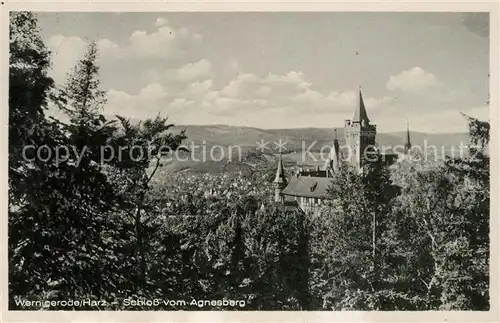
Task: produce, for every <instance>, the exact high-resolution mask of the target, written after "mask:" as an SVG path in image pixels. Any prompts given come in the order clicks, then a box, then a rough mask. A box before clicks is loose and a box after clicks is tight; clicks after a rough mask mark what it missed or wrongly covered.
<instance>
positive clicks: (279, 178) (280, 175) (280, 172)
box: [273, 154, 286, 184]
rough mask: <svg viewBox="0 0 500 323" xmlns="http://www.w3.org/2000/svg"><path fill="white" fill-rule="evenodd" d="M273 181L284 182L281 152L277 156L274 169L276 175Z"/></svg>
mask: <svg viewBox="0 0 500 323" xmlns="http://www.w3.org/2000/svg"><path fill="white" fill-rule="evenodd" d="M273 183H277V184H283V183H286V178H285V169H284V168H283V161H282V160H281V154H279V156H278V168H277V169H276V177H275V178H274V181H273Z"/></svg>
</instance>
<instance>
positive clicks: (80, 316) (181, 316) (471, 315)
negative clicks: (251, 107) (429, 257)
mask: <svg viewBox="0 0 500 323" xmlns="http://www.w3.org/2000/svg"><path fill="white" fill-rule="evenodd" d="M4 2H5V3H4V4H3V5H1V7H2V14H1V16H0V25H1V31H2V52H1V57H2V65H1V74H0V75H1V76H2V83H1V89H2V95H1V98H2V103H3V105H2V107H3V108H2V111H1V120H2V124H3V125H4V127H3V128H2V135H1V136H0V138H1V139H0V143H1V144H0V145H1V149H2V152H3V153H2V157H3V158H2V159H1V161H0V163H1V169H2V171H1V172H0V178H1V180H2V189H3V192H2V193H3V194H2V200H1V201H2V203H1V204H2V206H3V207H2V221H1V224H0V229H1V233H0V239H1V245H2V252H1V277H0V278H1V279H0V282H1V289H0V298H1V304H0V308H1V309H2V312H1V316H0V322H2V321H3V322H16V321H17V322H109V321H111V322H141V321H148V322H169V321H172V322H189V321H199V322H311V321H327V322H332V321H338V322H342V321H343V322H361V321H363V322H420V321H426V322H443V321H453V322H499V321H500V315H499V307H498V304H499V298H498V290H499V280H498V254H499V248H498V242H499V239H498V232H499V223H500V222H499V221H498V214H499V212H498V210H499V208H498V202H497V201H498V195H499V187H498V179H499V173H498V166H499V163H498V152H499V148H500V147H499V140H498V139H499V133H498V115H499V114H498V107H499V105H498V103H499V101H498V88H499V86H498V85H499V82H498V80H499V79H498V71H499V64H498V57H499V50H498V48H499V47H498V46H499V33H498V30H499V24H498V12H499V3H498V2H496V1H487V2H465V1H441V2H437V3H436V2H434V1H432V0H423V1H420V2H403V1H399V2H387V1H363V2H359V1H351V2H348V3H346V2H340V1H321V2H314V3H311V2H309V3H307V2H299V1H289V2H286V3H285V2H265V1H262V0H261V1H253V2H243V1H225V2H222V1H219V2H213V1H204V2H197V1H183V2H170V1H169V2H167V1H150V2H140V3H139V2H132V1H88V2H77V1H60V2H57V1H53V2H42V1H5V0H4ZM19 10H30V11H60V12H61V11H74V12H83V11H88V12H91V11H107V12H112V11H119V12H135V11H137V12H147V11H152V12H154V11H168V12H175V11H178V12H196V11H205V12H234V11H351V12H352V11H379V12H383V11H397V12H399V11H414V12H425V11H427V12H429V11H435V12H437V11H439V12H460V11H470V12H479V11H482V12H490V30H491V34H490V66H491V68H490V70H491V75H490V89H491V97H490V107H491V109H490V122H491V127H492V128H491V142H490V145H491V146H490V148H491V149H490V152H491V157H492V158H491V194H492V198H491V214H492V216H491V217H490V219H491V221H490V227H491V231H490V238H491V240H490V242H491V248H490V250H491V251H490V252H491V259H490V260H491V261H490V277H491V278H490V279H491V282H490V305H491V309H490V311H488V312H461V311H449V312H445V311H442V312H441V311H440V312H434V311H429V312H398V311H395V312H361V311H352V312H328V311H321V312H319V311H315V312H293V311H289V312H281V311H273V312H258V311H245V312H223V311H180V312H140V311H130V312H127V311H119V312H113V311H106V312H94V311H77V312H65V311H58V312H50V311H36V312H28V311H8V310H7V308H8V300H7V277H8V272H7V188H8V185H7V173H8V172H7V154H8V143H7V134H8V130H7V129H8V97H7V96H8V85H7V83H8V48H9V41H8V39H9V35H8V27H9V26H8V24H9V18H8V14H9V11H19Z"/></svg>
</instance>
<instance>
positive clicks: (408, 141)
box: [405, 121, 411, 149]
mask: <svg viewBox="0 0 500 323" xmlns="http://www.w3.org/2000/svg"><path fill="white" fill-rule="evenodd" d="M405 148H406V149H410V148H411V140H410V122H409V121H406V142H405Z"/></svg>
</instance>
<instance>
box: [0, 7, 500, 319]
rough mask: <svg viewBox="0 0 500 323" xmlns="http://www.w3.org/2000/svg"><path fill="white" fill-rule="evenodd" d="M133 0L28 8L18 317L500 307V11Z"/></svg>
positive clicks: (22, 79)
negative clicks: (163, 5)
mask: <svg viewBox="0 0 500 323" xmlns="http://www.w3.org/2000/svg"><path fill="white" fill-rule="evenodd" d="M114 8H116V10H115V11H80V12H78V11H72V12H69V11H17V10H16V11H9V12H8V19H9V22H8V25H9V31H8V33H9V36H8V40H5V44H7V43H8V45H7V46H8V48H5V50H4V53H5V55H7V56H8V64H9V65H8V68H7V67H5V66H4V68H3V71H5V73H6V74H8V93H5V94H6V95H7V94H8V121H7V120H5V123H6V124H7V123H8V154H7V152H6V155H7V156H8V176H6V183H5V185H8V205H7V203H6V204H5V205H6V206H8V216H7V219H6V222H8V224H7V229H8V237H7V238H6V241H8V242H7V246H6V247H5V249H6V250H5V252H6V253H7V258H8V264H7V266H6V267H5V268H6V270H8V286H6V287H5V288H4V289H6V292H7V294H6V297H7V298H8V302H5V304H7V303H8V310H9V311H206V312H209V311H210V312H211V311H230V312H231V311H233V312H234V311H239V312H241V311H284V312H286V311H322V312H325V311H333V312H335V311H482V312H487V311H490V310H491V309H492V307H494V306H495V308H496V305H495V304H493V303H492V302H491V297H490V292H491V290H492V289H496V288H497V287H496V286H493V285H491V280H490V279H491V275H493V274H494V273H490V266H491V260H490V252H491V248H490V242H491V241H490V239H491V237H492V236H491V235H490V230H491V229H492V228H491V223H490V211H491V210H490V209H491V208H492V206H491V205H492V204H491V203H497V202H494V201H492V202H490V187H491V186H490V185H491V184H492V182H493V181H496V180H497V179H493V177H490V156H491V158H498V156H493V154H492V152H493V151H494V149H497V148H498V147H495V148H493V147H492V145H491V144H490V138H491V140H492V141H493V142H496V140H497V138H495V139H493V137H492V136H490V123H491V124H492V126H493V124H494V122H493V120H492V116H496V114H492V112H491V111H490V101H491V99H492V93H491V90H490V89H491V87H490V81H491V77H492V73H495V75H497V72H498V71H494V72H493V71H492V70H491V65H490V50H491V47H490V46H491V45H490V38H491V37H490V24H491V21H490V19H491V17H492V16H491V14H490V13H489V12H464V11H460V12H455V11H453V12H452V11H449V12H443V11H441V12H424V11H421V12H393V11H387V12H384V11H377V12H375V11H374V12H361V11H359V12H350V11H349V12H347V11H346V12H337V11H331V12H327V11H317V12H299V11H297V12H292V11H283V12H278V11H275V12H180V11H176V12H174V11H165V10H164V11H151V12H149V11H148V12H126V11H124V12H120V9H119V7H118V6H115V7H114ZM4 17H5V15H4ZM496 51H497V49H496V48H495V53H496ZM5 61H7V59H5ZM495 95H496V94H495ZM495 102H497V101H495ZM492 108H493V109H498V108H497V107H492ZM6 115H7V113H6ZM495 122H496V121H495ZM491 129H492V131H493V128H491ZM6 132H7V130H6ZM6 141H7V139H6ZM496 146H498V145H497V144H496ZM490 153H491V155H490ZM5 159H7V158H5ZM5 164H7V161H6V163H5ZM492 165H493V164H492ZM495 165H496V164H495ZM5 171H6V172H7V166H6V167H5ZM492 171H493V170H492ZM496 174H498V173H496ZM7 177H8V184H7ZM6 191H7V190H6ZM492 200H495V201H496V197H495V196H493V197H492ZM492 216H495V214H492ZM495 239H496V238H495ZM6 310H7V309H6ZM241 315H242V317H244V316H245V314H244V313H243V314H241Z"/></svg>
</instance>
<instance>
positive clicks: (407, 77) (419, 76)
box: [386, 66, 442, 93]
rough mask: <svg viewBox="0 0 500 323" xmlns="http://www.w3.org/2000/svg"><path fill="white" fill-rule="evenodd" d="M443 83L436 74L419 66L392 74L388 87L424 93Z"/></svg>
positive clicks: (395, 89) (392, 89) (393, 89)
mask: <svg viewBox="0 0 500 323" xmlns="http://www.w3.org/2000/svg"><path fill="white" fill-rule="evenodd" d="M441 85H442V83H441V82H440V81H439V80H438V78H437V77H436V76H435V75H434V74H432V73H430V72H427V71H425V70H423V69H422V68H420V67H418V66H417V67H413V68H411V69H408V70H405V71H402V72H401V73H399V74H397V75H393V76H391V77H390V78H389V80H388V81H387V83H386V88H387V89H388V90H389V91H402V92H407V93H422V92H424V91H428V90H430V89H435V88H438V87H440V86H441Z"/></svg>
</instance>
